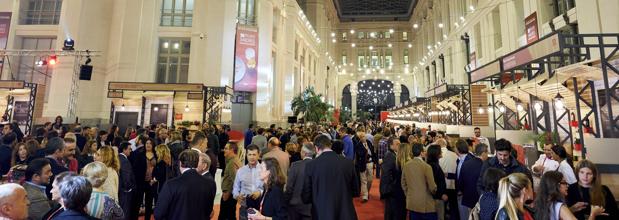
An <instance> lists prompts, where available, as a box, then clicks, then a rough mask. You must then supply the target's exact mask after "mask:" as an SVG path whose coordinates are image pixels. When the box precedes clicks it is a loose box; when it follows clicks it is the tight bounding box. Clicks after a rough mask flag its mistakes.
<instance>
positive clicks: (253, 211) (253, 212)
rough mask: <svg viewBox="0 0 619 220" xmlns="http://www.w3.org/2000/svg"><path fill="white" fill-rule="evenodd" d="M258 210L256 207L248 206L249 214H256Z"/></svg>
mask: <svg viewBox="0 0 619 220" xmlns="http://www.w3.org/2000/svg"><path fill="white" fill-rule="evenodd" d="M256 212H257V211H256V209H254V208H248V209H247V214H250V215H254V214H256Z"/></svg>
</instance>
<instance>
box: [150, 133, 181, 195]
mask: <svg viewBox="0 0 619 220" xmlns="http://www.w3.org/2000/svg"><path fill="white" fill-rule="evenodd" d="M155 154H156V155H157V165H155V168H154V169H153V178H152V179H151V181H150V184H151V186H153V187H154V188H155V189H156V190H155V191H154V192H156V193H155V201H156V200H157V194H158V193H159V191H161V189H162V188H163V184H165V182H166V181H167V180H169V179H171V178H173V177H175V176H177V175H176V172H174V168H173V166H172V165H173V164H172V154H171V153H170V149H169V148H168V146H167V145H165V144H160V145H157V146H156V147H155Z"/></svg>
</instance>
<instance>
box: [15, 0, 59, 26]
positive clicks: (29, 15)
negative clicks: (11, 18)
mask: <svg viewBox="0 0 619 220" xmlns="http://www.w3.org/2000/svg"><path fill="white" fill-rule="evenodd" d="M61 8H62V0H22V1H21V6H20V12H19V18H20V19H19V24H34V25H56V24H58V23H59V21H60V9H61Z"/></svg>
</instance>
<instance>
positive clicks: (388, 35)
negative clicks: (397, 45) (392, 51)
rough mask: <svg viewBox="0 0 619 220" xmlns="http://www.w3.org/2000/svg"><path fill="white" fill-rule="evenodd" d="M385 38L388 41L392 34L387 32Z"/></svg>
mask: <svg viewBox="0 0 619 220" xmlns="http://www.w3.org/2000/svg"><path fill="white" fill-rule="evenodd" d="M385 38H387V39H389V38H391V33H389V31H386V32H385Z"/></svg>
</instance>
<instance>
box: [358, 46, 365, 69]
mask: <svg viewBox="0 0 619 220" xmlns="http://www.w3.org/2000/svg"><path fill="white" fill-rule="evenodd" d="M357 66H358V67H359V68H361V67H365V66H366V65H365V54H363V51H361V50H359V53H358V54H357Z"/></svg>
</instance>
